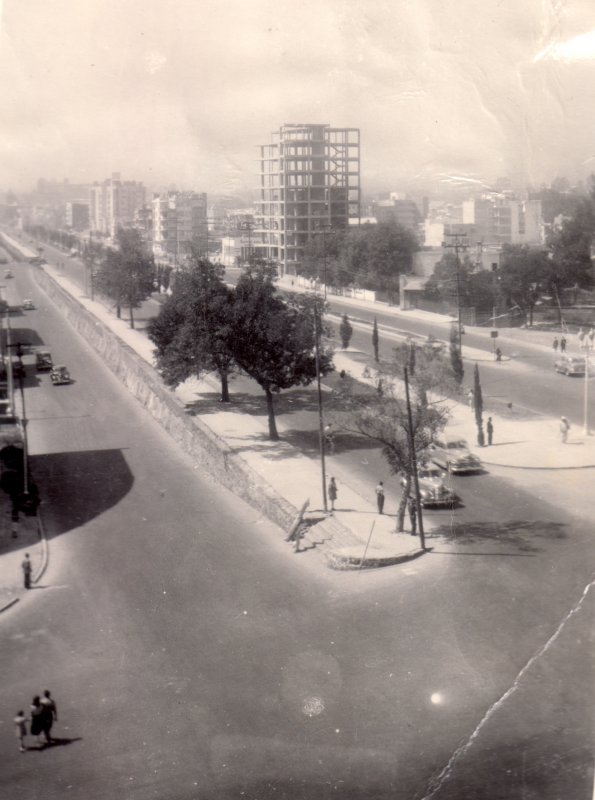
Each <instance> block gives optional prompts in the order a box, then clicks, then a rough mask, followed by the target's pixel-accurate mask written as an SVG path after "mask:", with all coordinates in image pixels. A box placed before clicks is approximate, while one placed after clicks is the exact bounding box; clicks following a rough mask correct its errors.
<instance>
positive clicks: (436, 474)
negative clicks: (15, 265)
mask: <svg viewBox="0 0 595 800" xmlns="http://www.w3.org/2000/svg"><path fill="white" fill-rule="evenodd" d="M446 477H447V475H446V473H445V472H444V471H443V470H441V469H440V468H439V467H437V466H436V465H435V464H427V463H424V464H418V465H417V480H418V483H419V499H420V501H421V504H422V506H423V507H424V508H426V507H428V506H448V507H452V506H454V505H456V502H457V497H456V495H455V493H454V492H453V490H452V489H451V488H450V487H449V486H447V485H446V484H445V483H444V479H445V478H446ZM406 485H407V478H406V477H405V475H403V476H402V477H401V486H403V487H405V486H406ZM409 494H410V496H412V497H413V496H414V494H415V486H414V482H413V479H412V480H411V484H410V486H409Z"/></svg>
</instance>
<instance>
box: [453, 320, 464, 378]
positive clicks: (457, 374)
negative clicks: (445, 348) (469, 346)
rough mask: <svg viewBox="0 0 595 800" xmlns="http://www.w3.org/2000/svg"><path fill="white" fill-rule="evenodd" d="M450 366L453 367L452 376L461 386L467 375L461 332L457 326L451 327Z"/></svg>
mask: <svg viewBox="0 0 595 800" xmlns="http://www.w3.org/2000/svg"><path fill="white" fill-rule="evenodd" d="M449 350H450V365H451V367H452V374H453V377H454V379H455V382H456V383H457V384H458V385H459V386H460V385H461V384H462V383H463V377H464V375H465V367H464V366H463V357H462V356H461V343H460V341H459V332H458V330H457V327H456V326H455V325H451V326H450V347H449Z"/></svg>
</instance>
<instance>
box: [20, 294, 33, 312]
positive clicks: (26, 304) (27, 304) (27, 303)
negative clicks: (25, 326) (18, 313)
mask: <svg viewBox="0 0 595 800" xmlns="http://www.w3.org/2000/svg"><path fill="white" fill-rule="evenodd" d="M34 308H35V305H34V303H33V300H30V299H29V298H28V297H27V298H25V300H23V309H24V310H25V311H33V309H34Z"/></svg>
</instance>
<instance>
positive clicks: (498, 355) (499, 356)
mask: <svg viewBox="0 0 595 800" xmlns="http://www.w3.org/2000/svg"><path fill="white" fill-rule="evenodd" d="M496 361H502V350H500V348H499V347H497V348H496Z"/></svg>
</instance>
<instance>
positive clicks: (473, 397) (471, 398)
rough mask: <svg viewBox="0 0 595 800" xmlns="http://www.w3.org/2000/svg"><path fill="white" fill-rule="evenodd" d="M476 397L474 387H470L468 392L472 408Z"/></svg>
mask: <svg viewBox="0 0 595 800" xmlns="http://www.w3.org/2000/svg"><path fill="white" fill-rule="evenodd" d="M474 399H475V393H474V392H473V389H469V391H468V392H467V400H468V402H469V408H471V409H472V408H473V400H474Z"/></svg>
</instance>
